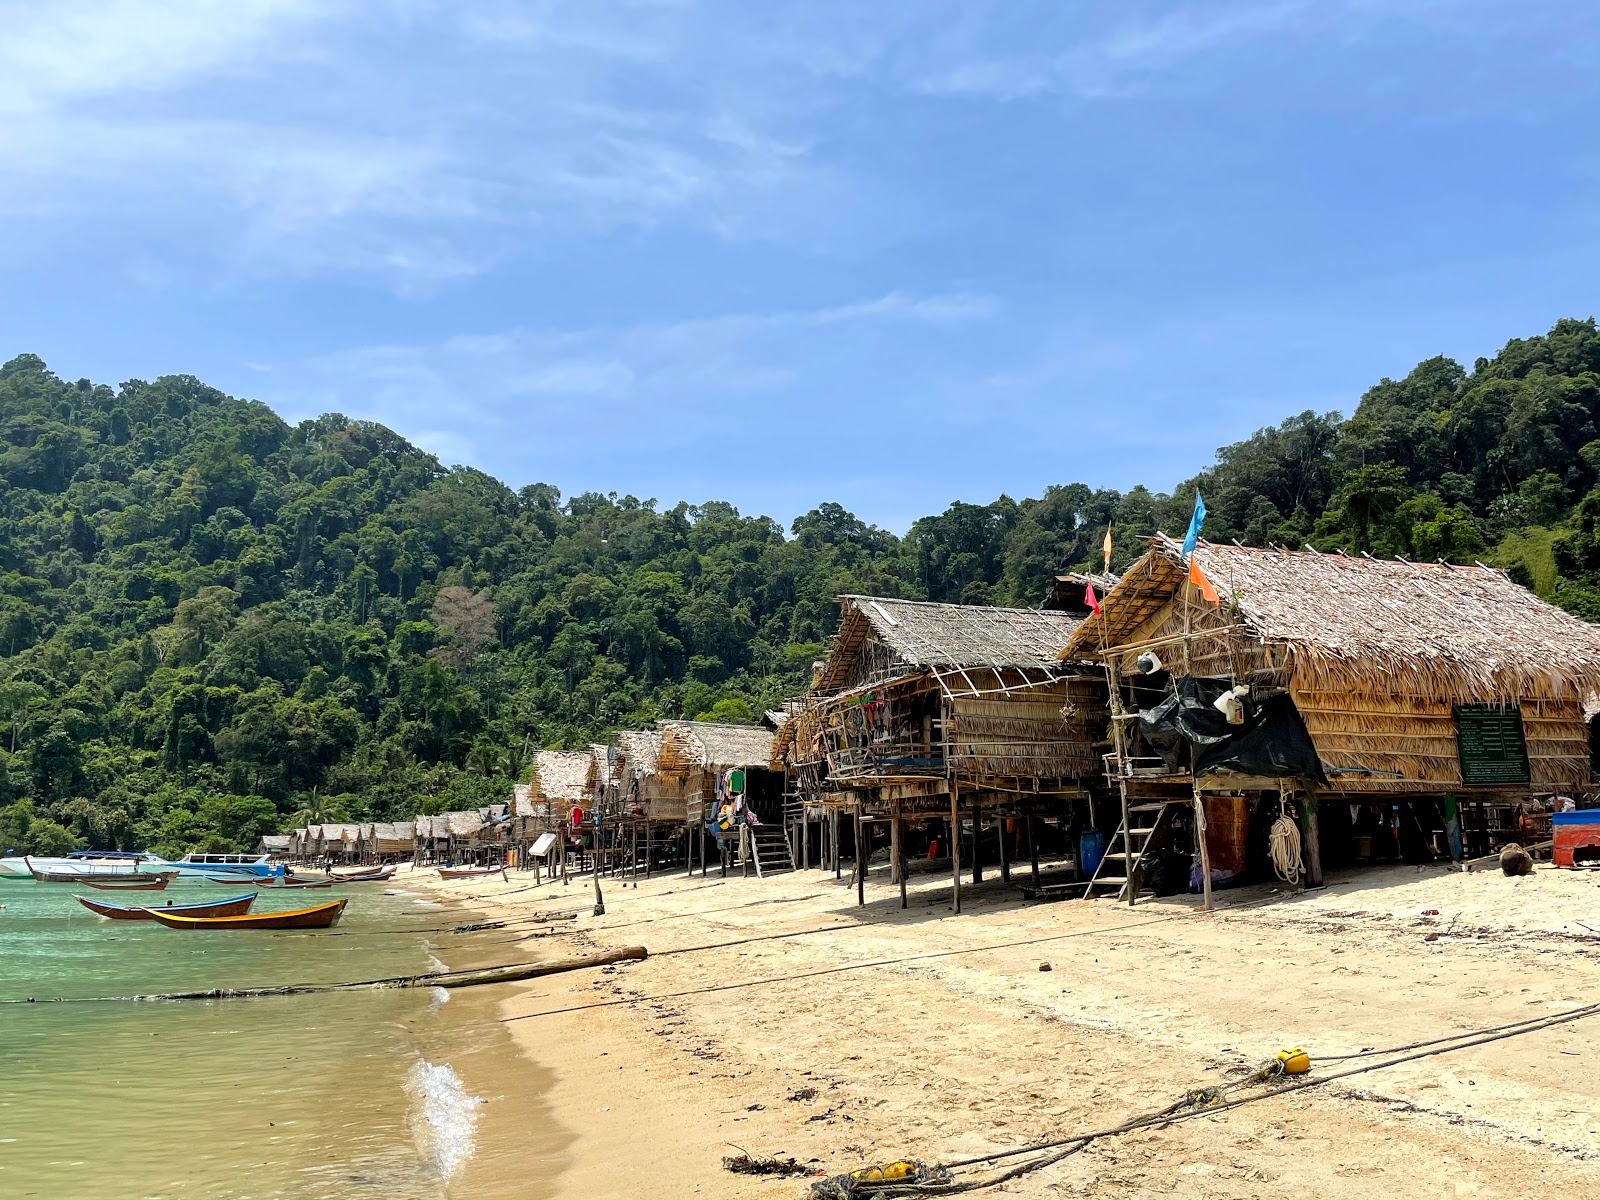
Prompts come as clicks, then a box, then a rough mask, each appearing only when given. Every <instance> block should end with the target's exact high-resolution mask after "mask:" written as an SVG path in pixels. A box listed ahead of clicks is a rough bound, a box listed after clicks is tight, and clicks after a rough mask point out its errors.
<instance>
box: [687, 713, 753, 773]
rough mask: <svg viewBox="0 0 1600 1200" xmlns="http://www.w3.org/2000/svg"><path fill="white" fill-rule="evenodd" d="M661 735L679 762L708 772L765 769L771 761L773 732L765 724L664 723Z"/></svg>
mask: <svg viewBox="0 0 1600 1200" xmlns="http://www.w3.org/2000/svg"><path fill="white" fill-rule="evenodd" d="M661 735H662V737H663V739H665V740H667V741H669V742H670V743H671V744H672V746H673V749H674V750H675V751H676V756H677V758H678V760H679V761H681V762H682V763H684V764H689V765H693V766H697V767H703V768H705V769H706V770H711V771H722V770H726V769H727V768H729V767H765V766H767V765H768V764H769V763H770V762H771V761H772V730H770V729H767V728H766V727H765V726H762V725H721V724H717V723H715V722H712V721H663V722H661Z"/></svg>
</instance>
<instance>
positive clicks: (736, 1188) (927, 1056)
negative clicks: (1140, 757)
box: [408, 867, 1600, 1200]
mask: <svg viewBox="0 0 1600 1200" xmlns="http://www.w3.org/2000/svg"><path fill="white" fill-rule="evenodd" d="M531 884H532V881H531V878H520V877H518V876H515V875H513V876H512V878H511V881H510V883H502V882H500V881H499V880H497V879H496V880H471V881H455V882H452V883H449V884H444V883H441V882H440V881H439V880H438V879H437V876H436V875H432V874H431V873H429V872H421V873H419V874H418V875H417V876H416V878H415V880H414V881H413V882H411V883H410V884H409V885H408V886H413V887H427V888H431V889H436V890H437V891H438V892H439V893H440V894H441V896H445V895H448V896H450V897H453V898H459V899H461V900H464V901H466V902H468V903H470V904H471V905H472V907H474V908H475V909H478V910H480V911H482V912H484V913H487V914H489V915H491V916H493V917H495V918H497V919H501V920H508V921H513V922H517V923H518V924H517V926H516V927H515V928H513V929H509V930H507V931H505V932H506V939H507V940H506V943H505V944H504V945H500V946H497V947H489V948H491V949H498V950H501V951H506V952H507V953H505V954H504V956H503V957H500V958H498V959H497V960H496V961H500V962H508V961H524V960H526V958H530V957H556V956H560V955H565V954H572V953H582V952H585V951H588V950H595V949H610V948H615V947H620V946H624V945H632V944H642V945H645V946H647V947H648V948H649V949H650V951H651V954H652V957H651V958H650V959H649V960H648V961H645V962H640V963H628V964H622V965H618V966H614V967H607V968H601V969H596V970H588V971H581V972H577V973H573V974H569V975H563V976H557V977H550V978H546V979H540V980H533V981H530V982H528V983H526V984H516V985H505V986H496V987H492V988H484V989H482V990H481V992H479V990H478V989H472V990H469V991H467V992H462V993H458V998H457V999H456V1000H453V1001H452V1003H453V1004H454V1003H460V1002H462V1001H465V1002H466V1003H469V1004H472V1005H474V1009H473V1017H474V1020H475V1021H476V1020H482V1019H486V1018H487V1017H488V1015H489V1012H488V1010H489V1008H490V1006H492V1008H493V1018H494V1019H495V1021H496V1022H497V1023H498V1022H503V1024H501V1025H500V1027H501V1028H503V1029H504V1030H506V1031H507V1033H508V1036H509V1038H510V1039H512V1040H513V1041H514V1044H515V1045H516V1046H517V1047H518V1048H519V1049H520V1050H521V1052H522V1054H523V1055H524V1056H526V1058H527V1060H528V1061H529V1062H531V1063H533V1064H536V1065H537V1070H536V1071H535V1072H534V1073H533V1074H531V1075H530V1074H527V1070H528V1069H527V1067H525V1066H522V1065H520V1064H515V1063H512V1064H510V1065H506V1064H501V1065H502V1066H503V1067H504V1070H505V1074H504V1075H503V1076H501V1077H500V1078H502V1079H503V1080H504V1081H505V1082H504V1085H503V1087H504V1089H505V1090H503V1091H501V1092H498V1093H497V1092H495V1091H494V1087H493V1086H492V1084H491V1083H490V1082H488V1081H490V1080H492V1079H493V1078H494V1075H493V1067H494V1064H493V1063H489V1062H485V1063H483V1064H480V1065H479V1066H471V1065H469V1066H468V1068H467V1069H464V1070H462V1073H463V1076H464V1077H465V1076H468V1075H469V1074H472V1075H475V1076H476V1077H477V1079H478V1080H479V1082H476V1083H474V1084H473V1090H474V1091H475V1092H476V1094H479V1095H484V1096H490V1097H491V1098H490V1101H489V1103H488V1104H487V1105H485V1108H486V1109H488V1110H489V1115H488V1116H487V1117H486V1118H485V1122H484V1125H483V1127H482V1129H481V1136H480V1138H479V1146H480V1155H481V1158H480V1160H479V1161H477V1162H475V1163H474V1164H473V1165H472V1166H471V1167H469V1168H468V1169H467V1170H466V1171H465V1172H463V1175H462V1177H461V1178H460V1180H459V1181H458V1184H459V1186H454V1187H452V1191H451V1194H452V1195H458V1194H459V1195H463V1196H465V1195H468V1194H472V1195H475V1196H477V1195H483V1196H496V1195H501V1194H505V1195H510V1194H517V1195H545V1194H548V1195H551V1196H555V1197H568V1196H572V1197H577V1196H583V1197H591V1198H592V1197H618V1198H622V1197H634V1196H640V1195H646V1194H652V1193H654V1194H661V1195H695V1196H705V1197H736V1196H753V1195H767V1196H783V1195H793V1196H797V1197H798V1196H801V1195H804V1194H805V1192H806V1187H805V1181H803V1180H788V1181H781V1180H763V1179H754V1178H750V1177H741V1176H734V1175H731V1174H729V1173H727V1172H725V1171H723V1170H722V1169H721V1166H720V1160H721V1157H722V1156H723V1155H724V1154H728V1153H733V1152H734V1151H733V1150H732V1149H731V1146H734V1145H736V1146H738V1147H742V1148H744V1149H747V1150H748V1151H750V1152H751V1153H752V1154H757V1155H773V1156H781V1157H788V1156H790V1155H793V1156H794V1157H796V1158H798V1159H799V1160H800V1161H802V1162H810V1163H812V1164H813V1165H814V1166H815V1167H817V1168H819V1169H822V1168H825V1169H826V1170H827V1171H829V1172H834V1171H841V1170H848V1169H851V1168H854V1167H857V1166H860V1165H863V1164H865V1163H869V1162H874V1161H880V1160H886V1159H892V1158H897V1157H902V1156H905V1157H914V1158H922V1159H927V1160H930V1161H934V1160H949V1159H953V1158H957V1157H961V1156H966V1155H971V1154H977V1153H985V1152H992V1151H994V1150H996V1149H1000V1148H1004V1147H1011V1146H1018V1145H1022V1144H1025V1143H1028V1142H1031V1141H1034V1140H1039V1139H1044V1138H1050V1137H1059V1136H1062V1135H1063V1134H1066V1133H1071V1132H1075V1131H1079V1130H1086V1129H1093V1128H1103V1127H1106V1126H1110V1125H1114V1124H1117V1123H1118V1122H1120V1121H1122V1120H1124V1119H1126V1118H1127V1117H1129V1116H1132V1115H1134V1114H1137V1113H1142V1112H1147V1111H1150V1110H1152V1109H1156V1108H1161V1107H1165V1106H1166V1105H1168V1104H1170V1103H1172V1102H1173V1101H1174V1100H1176V1099H1178V1098H1179V1097H1181V1096H1182V1095H1183V1094H1184V1093H1185V1091H1186V1090H1187V1089H1189V1088H1193V1087H1200V1086H1206V1085H1215V1084H1219V1083H1222V1082H1225V1081H1227V1080H1228V1079H1230V1078H1232V1077H1234V1076H1233V1075H1232V1074H1230V1072H1237V1071H1239V1070H1242V1069H1243V1068H1246V1067H1250V1066H1254V1065H1257V1064H1259V1063H1261V1062H1262V1061H1264V1060H1266V1059H1269V1058H1270V1057H1271V1056H1272V1055H1273V1054H1275V1053H1276V1052H1277V1051H1278V1050H1279V1049H1280V1048H1283V1047H1285V1046H1303V1047H1305V1048H1306V1049H1307V1050H1309V1051H1310V1052H1311V1054H1312V1057H1313V1059H1314V1060H1315V1059H1317V1058H1318V1056H1319V1055H1334V1054H1348V1053H1351V1052H1354V1051H1357V1050H1361V1049H1363V1048H1369V1047H1385V1046H1396V1045H1401V1044H1404V1043H1410V1042H1414V1041H1418V1040H1422V1039H1426V1038H1433V1037H1439V1036H1443V1035H1445V1034H1449V1033H1454V1032H1459V1031H1463V1030H1467V1029H1477V1028H1484V1027H1488V1026H1493V1025H1498V1024H1501V1023H1504V1022H1508V1021H1515V1020H1522V1019H1526V1018H1528V1017H1530V1016H1535V1015H1540V1014H1545V1013H1552V1012H1556V1011H1559V1010H1562V1009H1567V1008H1573V1007H1576V1006H1578V1005H1581V1004H1584V1003H1588V1002H1592V1001H1594V1000H1596V999H1597V998H1600V996H1597V992H1600V988H1597V985H1600V957H1597V956H1600V935H1597V934H1596V933H1594V932H1592V931H1591V930H1590V929H1589V928H1586V926H1585V924H1584V922H1587V925H1588V926H1593V927H1594V928H1595V929H1600V903H1597V901H1600V891H1597V884H1600V873H1591V872H1563V871H1555V870H1551V869H1540V870H1539V871H1537V872H1536V873H1535V874H1534V875H1533V876H1530V877H1527V878H1525V879H1518V880H1513V879H1506V878H1504V877H1502V876H1500V875H1499V874H1498V873H1495V874H1487V873H1479V874H1470V875H1463V874H1459V873H1450V872H1447V871H1446V870H1445V869H1444V868H1442V867H1429V868H1425V869H1418V868H1415V867H1394V868H1383V869H1375V870H1370V871H1367V872H1364V873H1361V874H1358V875H1350V876H1344V877H1336V878H1335V879H1334V880H1333V884H1334V886H1330V887H1329V888H1327V889H1325V890H1323V891H1320V892H1317V893H1309V894H1305V895H1300V896H1294V895H1291V894H1287V893H1283V892H1274V891H1273V889H1268V888H1257V889H1247V890H1244V891H1238V892H1230V893H1225V894H1224V895H1223V896H1222V897H1221V900H1222V902H1223V903H1224V904H1226V905H1228V906H1230V907H1228V908H1226V909H1225V910H1224V911H1222V912H1219V913H1217V914H1214V915H1210V916H1207V915H1205V914H1204V913H1201V912H1199V911H1197V909H1198V902H1197V901H1195V900H1192V899H1191V898H1188V897H1181V898H1174V899H1169V900H1162V901H1148V902H1142V903H1141V904H1140V905H1139V906H1138V907H1137V908H1134V909H1129V908H1127V907H1126V906H1119V905H1117V904H1115V903H1113V902H1111V901H1096V902H1091V903H1086V902H1081V901H1066V902H1060V903H1055V904H1042V905H1034V904H1026V903H1023V902H1021V901H1020V900H1019V898H1018V897H1017V895H1016V893H1015V891H1014V890H1013V889H1011V888H1008V887H1005V886H1004V885H1002V884H1000V883H999V882H998V881H997V880H993V879H991V880H990V881H988V882H986V883H985V884H983V885H982V886H980V887H977V888H971V887H968V888H965V889H964V911H963V913H962V915H961V916H959V917H956V916H954V915H953V914H952V913H951V912H950V908H949V882H948V879H947V878H945V877H941V876H936V875H927V876H917V877H914V878H913V880H912V883H911V885H910V906H909V908H908V909H906V910H904V911H902V910H901V909H900V908H899V900H898V890H897V889H893V888H891V887H890V886H889V885H888V880H887V875H886V873H885V872H883V871H882V870H875V871H873V872H872V875H871V878H870V881H869V883H868V886H867V898H868V904H867V905H866V906H865V907H864V908H858V907H857V906H856V905H855V894H854V888H853V887H851V886H850V884H849V880H848V878H846V879H845V880H843V881H835V880H834V879H833V877H832V875H831V874H828V873H825V872H819V871H810V872H800V873H796V874H790V875H783V876H779V877H776V878H773V879H769V880H765V881H763V880H757V879H755V878H749V879H741V878H738V877H736V876H735V877H730V878H728V879H726V880H722V879H719V878H718V877H716V876H711V877H709V878H707V879H701V878H699V877H698V876H696V877H695V878H693V879H692V880H691V879H687V878H685V877H684V876H682V875H673V876H666V877H657V878H655V879H653V880H651V881H649V882H648V883H643V884H641V885H640V886H639V887H638V888H632V887H624V886H622V884H621V883H620V882H618V881H612V880H607V881H605V896H606V909H607V912H606V915H605V916H604V917H599V918H596V917H593V916H592V915H590V909H591V907H592V904H593V890H592V883H591V882H590V881H588V880H575V881H574V882H573V883H571V884H570V885H568V886H566V887H563V886H562V885H561V884H560V883H556V884H546V885H544V886H543V887H540V888H533V887H532V886H531ZM1429 909H1437V910H1439V911H1438V915H1437V916H1434V915H1424V913H1425V910H1429ZM549 913H563V914H565V913H576V914H578V916H577V918H576V920H573V921H569V922H560V923H552V924H549V925H532V924H525V922H527V920H528V918H530V917H531V916H533V915H535V914H549ZM525 935H531V936H529V937H528V940H525V941H523V940H516V939H520V938H522V937H523V936H525ZM711 947H716V948H711ZM530 950H531V953H530ZM917 956H924V957H920V958H919V957H917ZM1045 963H1048V964H1049V965H1050V970H1048V971H1044V970H1041V965H1042V964H1045ZM452 965H455V964H452ZM730 985H732V986H730ZM474 992H478V995H476V996H474V995H473V993H474ZM469 996H472V997H473V998H472V999H471V1000H468V999H467V998H468V997H469ZM479 1004H482V1005H483V1006H484V1007H483V1009H482V1010H481V1011H480V1010H479V1009H478V1008H477V1007H476V1006H477V1005H479ZM461 1015H462V1016H465V1013H464V1012H463V1013H462V1014H461ZM503 1044H505V1043H490V1045H491V1047H492V1046H494V1045H503ZM496 1053H498V1052H497V1051H495V1050H493V1049H492V1048H491V1049H490V1050H488V1051H485V1054H486V1055H487V1056H488V1057H491V1058H492V1057H493V1056H494V1055H495V1054H496ZM1597 1065H1600V1018H1596V1019H1590V1020H1587V1021H1583V1022H1578V1023H1574V1024H1568V1025H1563V1026H1558V1027H1555V1028H1553V1029H1547V1030H1544V1031H1542V1032H1538V1033H1533V1034H1529V1035H1527V1036H1522V1037H1517V1038H1512V1039H1509V1040H1504V1041H1498V1042H1494V1043H1492V1044H1489V1045H1485V1046H1479V1047H1474V1048H1471V1049H1467V1050H1462V1051H1459V1052H1454V1053H1451V1054H1448V1055H1442V1056H1436V1057H1431V1058H1426V1059H1422V1060H1420V1061H1418V1062H1413V1063H1408V1064H1404V1065H1401V1066H1396V1067H1393V1068H1389V1069H1386V1070H1383V1071H1378V1072H1373V1073H1370V1074H1365V1075H1359V1076H1356V1077H1354V1078H1352V1079H1348V1080H1342V1081H1339V1082H1336V1083H1331V1084H1329V1085H1327V1086H1325V1087H1320V1088H1315V1089H1311V1090H1309V1091H1306V1092H1303V1093H1299V1094H1296V1095H1292V1096H1287V1095H1286V1096H1281V1097H1274V1098H1272V1099H1269V1100H1266V1101H1265V1102H1262V1103H1258V1104H1253V1105H1250V1106H1248V1107H1243V1108H1237V1109H1229V1110H1224V1111H1220V1112H1218V1114H1217V1115H1216V1116H1215V1117H1214V1118H1211V1119H1203V1120H1195V1121H1189V1122H1186V1123H1184V1124H1181V1125H1173V1126H1166V1127H1162V1128H1155V1129H1149V1130H1144V1131H1141V1132H1139V1133H1136V1134H1132V1135H1129V1136H1125V1137H1122V1138H1118V1139H1114V1140H1106V1141H1102V1142H1098V1143H1095V1144H1094V1145H1092V1146H1091V1147H1090V1148H1089V1149H1088V1150H1086V1151H1085V1152H1084V1153H1082V1154H1079V1155H1075V1156H1073V1157H1070V1158H1067V1159H1065V1160H1063V1161H1062V1162H1061V1163H1059V1164H1057V1165H1055V1166H1052V1167H1049V1168H1047V1169H1045V1170H1042V1171H1040V1172H1038V1173H1037V1174H1033V1175H1029V1176H1026V1177H1024V1178H1022V1179H1019V1180H1016V1181H1014V1182H1012V1183H1009V1184H1008V1185H1006V1189H1005V1194H1007V1195H1014V1196H1063V1195H1065V1196H1080V1195H1081V1196H1102V1195H1104V1196H1113V1195H1114V1196H1119V1197H1120V1196H1156V1195H1162V1196H1169V1195H1170V1196H1183V1197H1207V1198H1210V1197H1262V1198H1265V1197H1277V1196H1282V1195H1284V1194H1285V1193H1286V1191H1291V1192H1292V1193H1293V1194H1296V1195H1304V1196H1328V1197H1347V1196H1366V1195H1379V1194H1381V1195H1385V1196H1397V1197H1418V1198H1422V1197H1426V1198H1427V1200H1435V1198H1436V1197H1440V1196H1450V1197H1454V1196H1472V1197H1499V1196H1507V1197H1511V1196H1517V1197H1528V1196H1577V1197H1582V1196H1600V1164H1597V1162H1596V1159H1597V1158H1600V1070H1597ZM458 1069H462V1068H461V1067H460V1066H458ZM1323 1069H1324V1070H1325V1071H1326V1070H1327V1069H1328V1068H1326V1067H1325V1068H1323ZM480 1072H481V1073H480ZM522 1080H532V1081H533V1082H532V1083H531V1084H530V1083H523V1082H520V1081H522ZM516 1089H520V1091H519V1090H516ZM497 1105H498V1106H499V1107H498V1108H497V1107H496V1106H497ZM507 1137H509V1138H510V1139H511V1140H510V1141H509V1142H507V1141H504V1140H502V1139H503V1138H507ZM480 1180H481V1182H480ZM512 1181H516V1182H518V1183H519V1184H520V1186H521V1188H522V1190H521V1191H518V1192H515V1193H513V1192H510V1191H501V1190H499V1189H500V1188H502V1187H505V1186H508V1184H509V1183H510V1182H512ZM469 1188H471V1189H474V1190H470V1191H469ZM535 1189H537V1190H535Z"/></svg>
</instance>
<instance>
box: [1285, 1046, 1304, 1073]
mask: <svg viewBox="0 0 1600 1200" xmlns="http://www.w3.org/2000/svg"><path fill="white" fill-rule="evenodd" d="M1278 1061H1279V1062H1281V1063H1282V1064H1283V1073H1284V1074H1285V1075H1304V1074H1305V1073H1306V1072H1307V1071H1309V1070H1311V1055H1309V1054H1307V1053H1306V1052H1305V1051H1304V1050H1302V1049H1300V1047H1298V1046H1295V1047H1294V1048H1293V1049H1290V1050H1279V1051H1278Z"/></svg>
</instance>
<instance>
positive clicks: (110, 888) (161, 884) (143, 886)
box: [53, 871, 177, 892]
mask: <svg viewBox="0 0 1600 1200" xmlns="http://www.w3.org/2000/svg"><path fill="white" fill-rule="evenodd" d="M176 878H177V876H176V875H174V874H172V873H171V872H169V871H163V872H161V874H159V875H157V876H156V877H155V878H154V879H151V880H149V881H146V880H145V878H144V876H142V875H128V876H124V877H122V878H117V877H111V876H107V877H103V878H91V877H90V876H87V875H63V876H57V877H56V878H55V880H53V882H57V883H59V882H62V881H65V882H68V883H81V884H83V886H84V887H92V888H95V889H97V890H99V891H102V892H164V891H166V889H167V885H168V884H170V883H171V882H172V881H173V880H174V879H176Z"/></svg>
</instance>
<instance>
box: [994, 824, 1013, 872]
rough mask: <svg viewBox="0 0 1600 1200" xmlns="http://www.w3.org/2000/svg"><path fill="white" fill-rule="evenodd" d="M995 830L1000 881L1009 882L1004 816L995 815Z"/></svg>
mask: <svg viewBox="0 0 1600 1200" xmlns="http://www.w3.org/2000/svg"><path fill="white" fill-rule="evenodd" d="M994 828H995V832H996V833H997V834H999V835H1000V882H1001V883H1010V882H1011V852H1010V851H1009V850H1008V849H1007V848H1006V818H1004V817H996V818H995V821H994Z"/></svg>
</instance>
